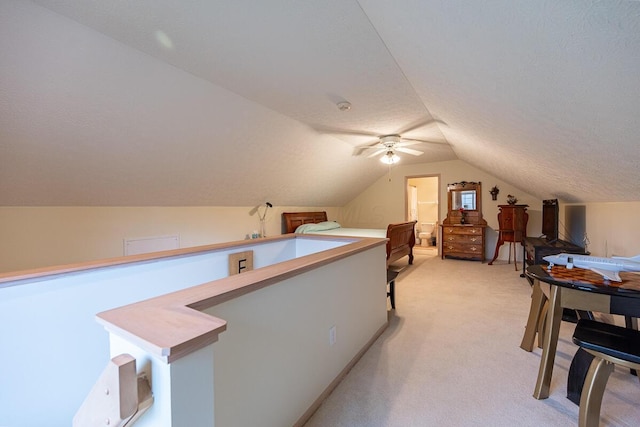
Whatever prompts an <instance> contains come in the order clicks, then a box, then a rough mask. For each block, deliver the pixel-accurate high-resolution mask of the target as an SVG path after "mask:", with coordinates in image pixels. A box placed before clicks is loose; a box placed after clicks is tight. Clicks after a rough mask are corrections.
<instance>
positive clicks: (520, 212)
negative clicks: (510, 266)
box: [489, 205, 529, 270]
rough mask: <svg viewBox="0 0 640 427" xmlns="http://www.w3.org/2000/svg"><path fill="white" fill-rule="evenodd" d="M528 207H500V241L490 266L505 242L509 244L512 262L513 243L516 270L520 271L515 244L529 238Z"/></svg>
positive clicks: (497, 243)
mask: <svg viewBox="0 0 640 427" xmlns="http://www.w3.org/2000/svg"><path fill="white" fill-rule="evenodd" d="M528 207H529V206H528V205H498V208H500V211H499V212H498V240H497V242H496V251H495V253H494V254H493V259H492V260H491V261H489V265H491V264H493V261H495V260H496V258H498V254H499V253H500V247H501V246H502V245H504V243H505V242H509V262H511V243H514V245H513V263H514V264H515V267H516V270H517V269H518V262H517V258H516V245H515V243H517V242H522V240H523V239H524V238H525V237H527V222H528V220H529V214H528V213H527V208H528Z"/></svg>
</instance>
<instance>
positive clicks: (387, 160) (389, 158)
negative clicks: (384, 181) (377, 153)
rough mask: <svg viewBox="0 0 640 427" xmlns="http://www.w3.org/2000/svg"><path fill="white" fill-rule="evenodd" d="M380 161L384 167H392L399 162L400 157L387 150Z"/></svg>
mask: <svg viewBox="0 0 640 427" xmlns="http://www.w3.org/2000/svg"><path fill="white" fill-rule="evenodd" d="M380 161H381V162H382V163H384V164H386V165H393V164H395V163H398V162H399V161H400V156H398V155H397V154H396V153H394V152H393V151H392V150H389V151H387V153H386V154H385V155H384V156H382V157H380Z"/></svg>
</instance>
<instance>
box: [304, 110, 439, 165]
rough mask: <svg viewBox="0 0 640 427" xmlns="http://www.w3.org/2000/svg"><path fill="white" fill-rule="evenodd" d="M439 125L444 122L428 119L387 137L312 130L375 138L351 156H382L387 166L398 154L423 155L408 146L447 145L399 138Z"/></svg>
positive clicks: (324, 128)
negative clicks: (404, 134) (405, 134)
mask: <svg viewBox="0 0 640 427" xmlns="http://www.w3.org/2000/svg"><path fill="white" fill-rule="evenodd" d="M439 124H442V125H446V123H445V122H443V121H442V120H439V119H430V120H426V121H425V120H421V121H419V122H416V123H412V124H410V125H409V126H406V127H405V128H404V129H402V130H401V131H399V132H397V133H392V134H387V135H380V134H376V133H373V132H367V131H349V130H343V129H335V128H327V127H323V126H315V127H314V128H315V129H316V130H318V131H321V132H324V133H333V134H342V135H354V136H371V137H377V141H375V142H373V143H369V144H366V145H360V146H358V147H355V149H354V151H353V155H354V156H361V155H363V154H367V157H376V156H378V155H380V154H382V156H381V157H380V161H381V162H383V163H386V164H388V165H392V164H394V163H398V161H400V156H398V154H397V153H398V152H401V153H406V154H411V155H413V156H420V155H422V154H424V152H423V151H419V150H416V149H414V148H407V147H408V146H412V145H418V144H439V145H447V144H448V143H447V142H444V141H430V140H425V139H418V138H405V137H402V136H401V135H402V134H403V133H411V132H414V131H415V130H416V129H419V128H424V127H426V126H433V125H439Z"/></svg>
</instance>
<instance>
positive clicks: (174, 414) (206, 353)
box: [110, 333, 214, 427]
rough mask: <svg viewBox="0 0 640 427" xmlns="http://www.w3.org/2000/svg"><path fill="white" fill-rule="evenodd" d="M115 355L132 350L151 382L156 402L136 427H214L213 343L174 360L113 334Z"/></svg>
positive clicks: (142, 370)
mask: <svg viewBox="0 0 640 427" xmlns="http://www.w3.org/2000/svg"><path fill="white" fill-rule="evenodd" d="M110 343H111V349H110V351H111V355H112V356H111V357H113V356H114V355H118V354H121V353H129V354H131V355H132V356H133V357H135V358H136V360H137V364H138V366H137V370H138V373H142V372H145V373H146V374H147V376H148V378H149V380H150V383H151V390H152V392H153V396H154V403H153V405H151V407H150V408H149V410H148V411H147V412H146V413H145V414H143V415H142V416H141V417H140V419H138V420H137V421H136V423H135V427H152V426H153V427H181V426H190V427H212V426H214V413H213V411H214V400H213V344H209V345H207V346H205V347H203V348H200V349H199V350H196V351H194V352H192V353H189V354H187V355H186V356H184V357H181V358H180V359H178V360H175V361H173V362H171V363H169V362H167V361H166V360H163V358H161V357H158V356H156V355H153V354H151V353H149V352H148V351H145V350H143V349H141V348H140V347H138V346H136V345H135V344H132V343H131V342H129V341H127V340H125V339H123V338H121V337H120V336H118V335H116V334H114V333H110Z"/></svg>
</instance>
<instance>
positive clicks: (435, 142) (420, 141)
mask: <svg viewBox="0 0 640 427" xmlns="http://www.w3.org/2000/svg"><path fill="white" fill-rule="evenodd" d="M402 141H413V144H407V145H414V144H420V143H424V144H437V145H448V143H447V142H444V141H429V140H427V139H414V138H402Z"/></svg>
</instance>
